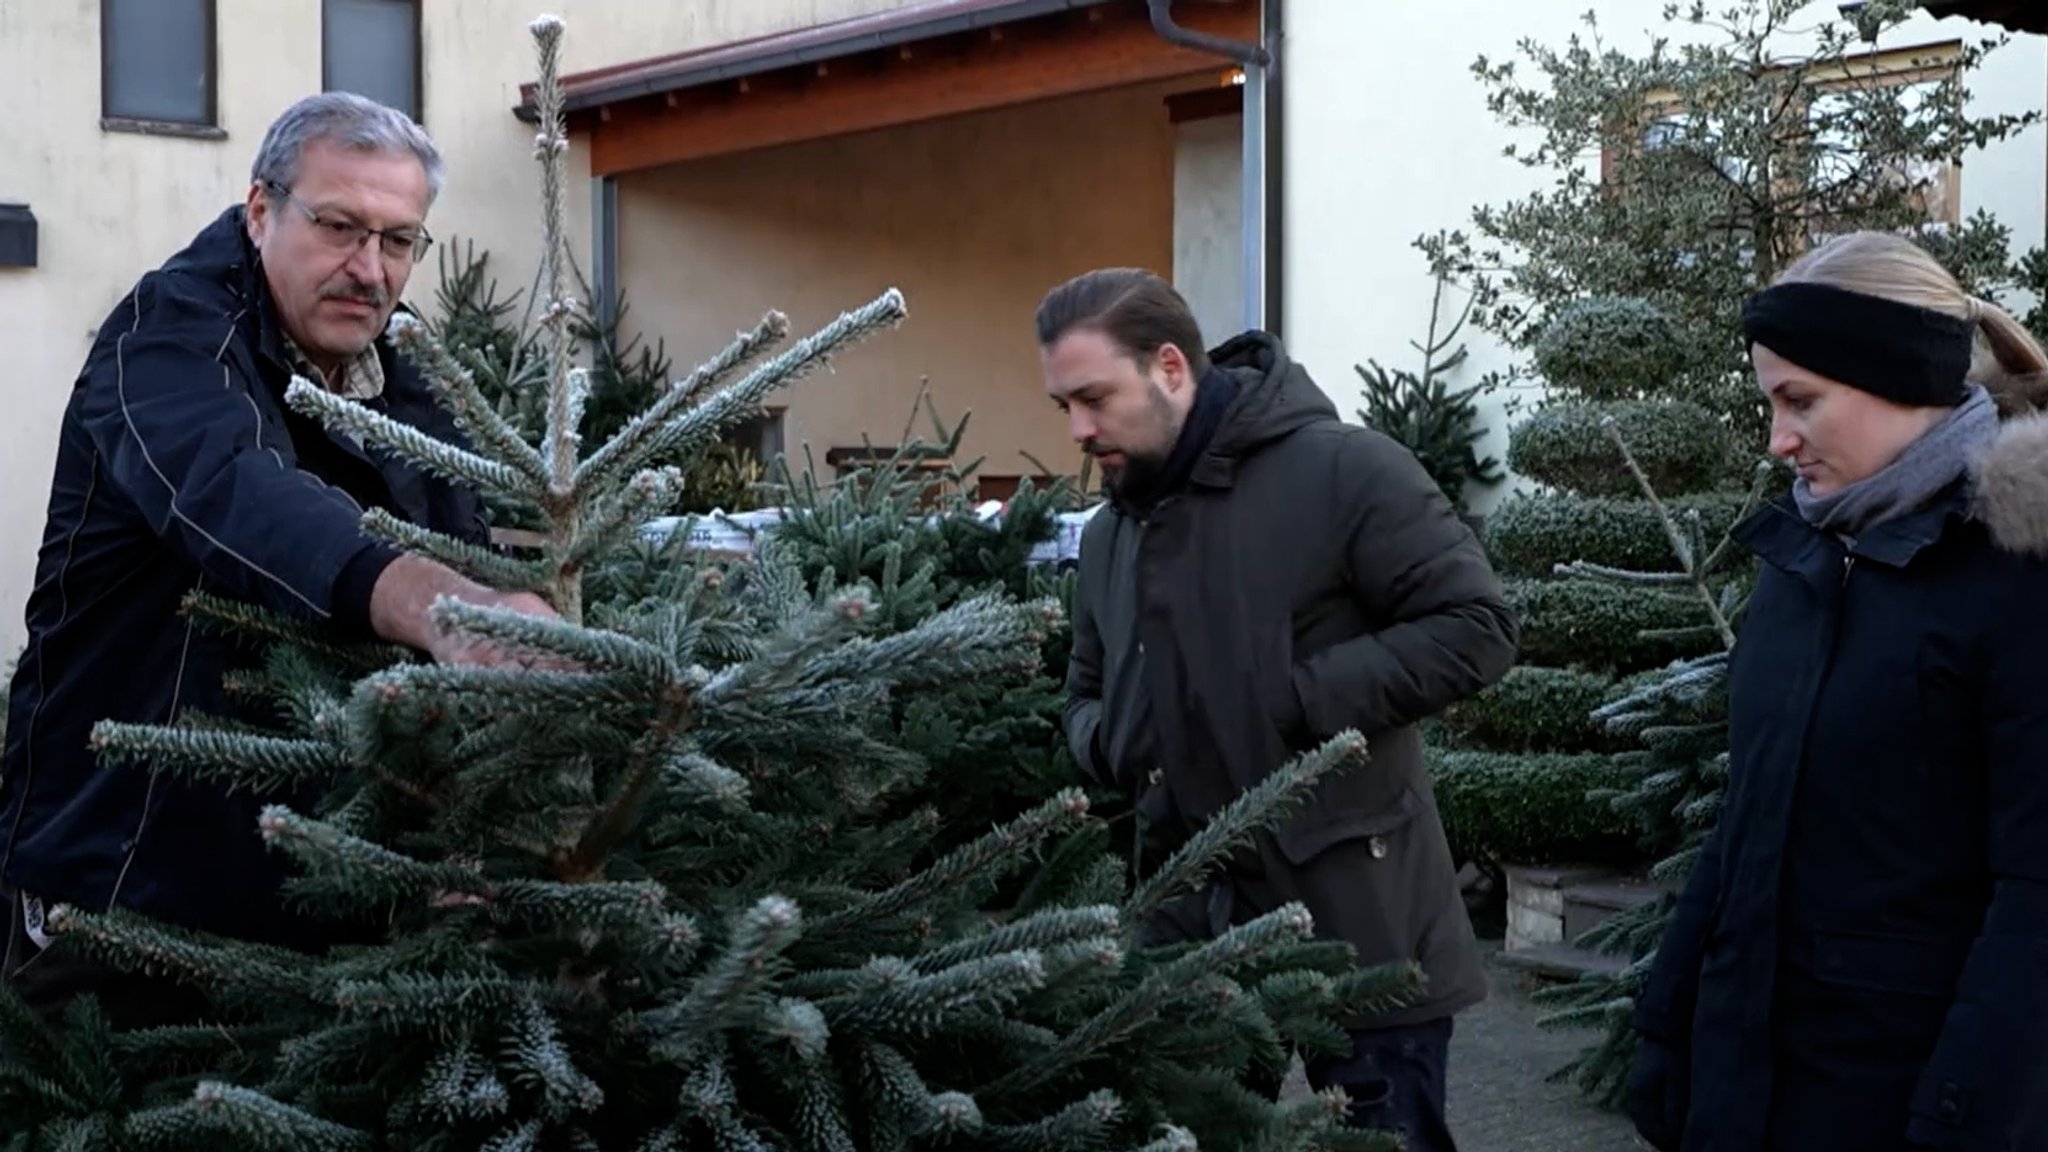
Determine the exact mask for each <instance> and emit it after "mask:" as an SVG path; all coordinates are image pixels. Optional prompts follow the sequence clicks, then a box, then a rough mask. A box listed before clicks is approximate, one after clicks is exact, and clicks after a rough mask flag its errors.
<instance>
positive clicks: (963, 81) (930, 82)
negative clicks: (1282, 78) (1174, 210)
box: [515, 0, 1260, 176]
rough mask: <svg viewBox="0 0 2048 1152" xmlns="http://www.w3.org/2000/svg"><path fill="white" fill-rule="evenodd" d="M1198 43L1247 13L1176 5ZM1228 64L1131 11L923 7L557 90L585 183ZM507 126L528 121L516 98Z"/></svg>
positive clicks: (1211, 73) (1253, 24)
mask: <svg viewBox="0 0 2048 1152" xmlns="http://www.w3.org/2000/svg"><path fill="white" fill-rule="evenodd" d="M1173 19H1174V20H1175V21H1176V22H1177V23H1178V24H1179V25H1181V26H1182V27H1184V28H1186V29H1188V30H1190V31H1193V32H1197V33H1204V34H1207V35H1209V36H1219V37H1224V38H1227V39H1230V40H1234V41H1239V42H1245V41H1254V40H1256V39H1257V38H1258V35H1259V20H1260V13H1259V0H1201V2H1200V3H1182V4H1179V5H1176V6H1175V7H1174V11H1173ZM1232 66H1233V62H1232V61H1231V60H1229V59H1227V58H1225V57H1223V56H1220V55H1217V54H1216V53H1215V52H1213V51H1210V50H1205V49H1204V48H1201V47H1191V46H1188V45H1186V44H1183V43H1176V42H1174V41H1171V40H1169V39H1167V38H1166V37H1164V36H1162V35H1161V34H1160V33H1159V31H1158V30H1157V29H1155V28H1154V27H1153V25H1152V22H1151V17H1150V13H1149V12H1148V9H1147V5H1146V3H1145V2H1144V0H1057V2H1053V0H925V2H923V3H915V4H909V5H906V6H904V7H901V8H898V9H895V10H893V11H890V12H886V13H882V14H879V15H875V16H868V17H860V18H856V19H852V20H844V21H839V22H837V23H833V24H826V25H821V26H819V27H814V28H805V29H799V30H797V31H793V32H788V33H783V34H779V35H774V36H764V37H761V38H759V39H755V40H749V41H745V42H741V43H737V44H727V45H721V46H719V47H716V48H709V49H703V50H699V51H694V52H685V53H679V54H674V55H669V56H661V57H655V58H652V59H648V60H642V61H637V62H634V63H631V64H625V65H619V66H616V67H612V68H606V69H601V70H598V71H594V72H586V73H579V74H576V75H572V76H567V77H564V78H563V82H562V87H563V97H564V102H565V105H566V108H567V111H568V115H569V124H570V129H571V131H572V132H583V133H588V135H589V139H590V158H591V174H592V175H593V176H616V175H619V174H621V173H625V172H632V171H636V170H640V169H646V168H654V167H659V166H662V165H666V164H673V163H677V162H680V161H685V160H694V159H700V158H703V157H708V156H717V155H723V154H727V153H733V152H740V151H745V150H748V149H752V148H763V147H769V146H772V145H777V144H789V143H794V142H797V141H801V140H812V139H821V138H824V137H828V136H837V135H844V134H848V133H853V132H861V131H867V130H870V129H876V128H886V127H891V126H894V125H899V124H910V123H915V122H918V121H923V120H931V119H936V118H939V117H943V116H953V115H959V114H961V113H966V112H978V111H984V110H988V109H993V108H1001V107H1007V106H1011V105H1016V104H1024V103H1029V102H1033V101H1037V100H1047V99H1053V98H1057V97H1062V96H1073V95H1079V94H1082V93H1086V92H1094V91H1101V90H1104V89H1110V88H1119V87H1124V86H1127V85H1132V84H1144V83H1150V82H1153V81H1160V80H1170V79H1175V78H1179V77H1189V78H1201V77H1208V78H1212V79H1216V80H1217V81H1218V82H1219V83H1222V82H1224V78H1225V77H1227V75H1228V73H1229V71H1230V69H1231V68H1232ZM521 96H522V101H523V102H522V103H521V105H520V106H519V108H517V109H515V112H517V113H518V114H520V115H521V116H522V118H530V117H531V116H532V115H533V111H532V100H533V90H532V86H531V85H526V86H523V87H522V89H521Z"/></svg>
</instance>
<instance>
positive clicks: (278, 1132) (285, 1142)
mask: <svg viewBox="0 0 2048 1152" xmlns="http://www.w3.org/2000/svg"><path fill="white" fill-rule="evenodd" d="M125 1127H126V1128H127V1135H128V1136H129V1138H130V1139H131V1140H133V1141H134V1143H135V1145H136V1146H138V1147H142V1148H171V1149H175V1148H188V1147H194V1146H196V1145H199V1144H202V1143H208V1142H210V1141H209V1138H213V1139H218V1140H225V1141H227V1142H228V1145H229V1147H243V1148H292V1149H306V1150H307V1152H368V1150H369V1149H372V1148H374V1147H376V1141H375V1140H374V1139H372V1138H371V1137H370V1136H369V1135H368V1134H366V1133H363V1132H358V1131H357V1130H355V1129H353V1128H347V1127H343V1126H342V1125H340V1124H335V1123H332V1122H330V1121H327V1120H322V1119H320V1118H319V1117H317V1116H314V1115H312V1114H310V1113H307V1112H304V1111H301V1110H299V1109H297V1108H294V1107H292V1106H291V1105H289V1104H281V1103H279V1102H278V1101H276V1100H272V1099H271V1098H270V1097H268V1096H265V1095H263V1094H262V1093H260V1092H255V1091H252V1090H250V1089H247V1088H241V1087H237V1086H235V1085H233V1084H222V1083H218V1082H215V1081H207V1082H204V1083H202V1084H200V1085H199V1087H198V1088H197V1089H196V1090H195V1091H194V1092H193V1093H192V1099H191V1100H189V1101H186V1102H184V1103H180V1104H172V1105H169V1106H166V1107H162V1108H151V1109H148V1110H146V1111H143V1112H137V1113H135V1114H134V1115H132V1116H130V1117H128V1119H127V1122H126V1125H125Z"/></svg>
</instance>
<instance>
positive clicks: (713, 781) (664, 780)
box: [661, 752, 749, 813]
mask: <svg viewBox="0 0 2048 1152" xmlns="http://www.w3.org/2000/svg"><path fill="white" fill-rule="evenodd" d="M661 786H662V788H663V789H664V790H665V792H666V793H667V796H668V797H669V800H670V802H672V803H674V804H677V805H684V806H689V807H702V808H709V809H712V810H714V811H718V812H725V813H738V812H743V811H745V810H746V807H747V794H748V791H749V786H748V784H747V778H746V777H745V776H742V775H740V774H739V773H737V772H735V771H733V770H732V769H730V768H727V767H726V766H725V765H723V764H720V763H718V762H716V761H714V760H712V759H711V758H710V757H708V756H705V755H703V754H702V753H700V752H684V753H682V754H680V755H672V756H671V757H670V759H669V762H668V763H667V765H665V766H664V767H663V769H662V773H661Z"/></svg>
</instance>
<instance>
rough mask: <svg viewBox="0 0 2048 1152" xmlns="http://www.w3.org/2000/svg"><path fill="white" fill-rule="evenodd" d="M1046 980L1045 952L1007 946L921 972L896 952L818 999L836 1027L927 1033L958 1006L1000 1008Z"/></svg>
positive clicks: (889, 1035) (885, 1034)
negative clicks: (1011, 949)
mask: <svg viewBox="0 0 2048 1152" xmlns="http://www.w3.org/2000/svg"><path fill="white" fill-rule="evenodd" d="M1045 986H1046V968H1045V960H1044V957H1043V956H1041V955H1040V954H1039V953H1037V952H1030V951H1022V952H1006V953H1003V954H1001V955H997V956H983V957H977V958H975V959H972V960H965V961H962V962H961V963H959V964H955V965H954V966H952V967H951V968H947V969H944V970H943V971H939V972H934V973H932V974H930V975H922V974H920V973H919V972H917V970H916V969H914V968H912V967H911V966H910V965H908V964H905V963H904V962H903V961H901V960H899V959H897V958H895V957H877V958H875V959H874V960H871V961H869V962H868V963H867V964H866V965H864V966H863V967H862V968H861V969H860V970H859V972H858V973H857V975H856V977H855V980H854V986H853V987H852V988H850V989H849V990H848V991H846V992H845V993H842V994H840V995H837V996H833V997H830V998H828V999H825V1000H823V1001H821V1003H820V1007H821V1008H823V1009H824V1011H825V1013H826V1015H827V1016H828V1017H829V1018H830V1019H831V1021H832V1022H833V1024H834V1025H835V1026H836V1027H841V1028H842V1029H843V1030H848V1031H857V1032H860V1033H863V1034H866V1035H871V1036H875V1037H876V1038H880V1039H898V1038H909V1037H923V1036H929V1035H931V1034H932V1033H933V1032H935V1031H937V1030H938V1028H939V1026H940V1025H941V1024H943V1023H944V1022H945V1021H946V1019H947V1017H948V1016H949V1015H950V1014H951V1013H953V1012H955V1011H959V1010H965V1009H972V1010H975V1011H988V1010H991V1009H997V1008H1000V1007H1002V1006H1004V1005H1006V1004H1008V1003H1011V1002H1013V1001H1015V1000H1016V998H1017V997H1019V996H1022V995H1023V994H1024V993H1027V992H1035V991H1037V990H1038V989H1040V988H1043V987H1045Z"/></svg>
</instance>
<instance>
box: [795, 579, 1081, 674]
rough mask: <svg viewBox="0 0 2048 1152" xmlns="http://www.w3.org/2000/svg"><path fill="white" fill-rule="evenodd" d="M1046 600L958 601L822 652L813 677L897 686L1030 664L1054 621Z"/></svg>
mask: <svg viewBox="0 0 2048 1152" xmlns="http://www.w3.org/2000/svg"><path fill="white" fill-rule="evenodd" d="M1058 611H1059V609H1058V606H1057V605H1056V604H1054V603H1053V602H1051V601H1046V602H1043V603H1035V604H1014V603H1010V602H1008V601H1006V600H1005V598H1004V597H1003V596H1001V595H1000V594H998V593H993V592H991V593H984V594H982V595H977V596H973V597H970V598H968V599H965V600H962V601H960V602H959V603H957V604H954V605H952V606H951V607H948V608H946V609H944V610H942V611H940V612H936V613H934V614H933V615H931V616H929V617H927V618H926V619H924V620H922V621H920V622H919V623H918V624H917V625H916V626H915V627H913V628H909V629H907V630H904V631H901V632H897V633H895V634H893V635H889V636H884V637H882V638H881V639H875V640H870V639H866V638H861V639H856V640H853V641H850V642H848V643H846V644H842V645H840V646H839V647H837V648H835V649H833V650H832V651H829V652H826V653H824V654H823V655H821V656H820V657H819V658H818V660H817V661H816V662H815V664H814V665H813V666H812V667H811V668H810V669H809V674H810V676H811V677H813V678H815V679H833V680H837V679H848V680H855V681H873V680H882V681H886V682H888V683H890V684H892V685H895V686H897V687H920V686H924V685H929V684H940V683H948V682H952V681H956V680H960V679H963V678H966V677H973V676H985V675H988V674H990V673H993V672H1000V671H1005V670H1014V669H1016V668H1018V667H1020V666H1023V667H1029V666H1031V665H1033V664H1035V663H1036V660H1037V653H1038V646H1039V645H1040V644H1041V643H1043V642H1044V639H1045V635H1046V632H1047V630H1048V629H1049V628H1050V627H1052V626H1054V624H1055V622H1056V619H1057V614H1058Z"/></svg>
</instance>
